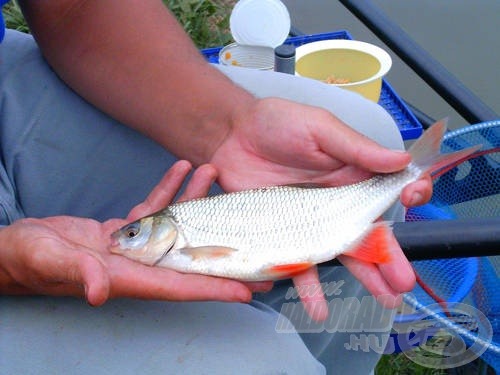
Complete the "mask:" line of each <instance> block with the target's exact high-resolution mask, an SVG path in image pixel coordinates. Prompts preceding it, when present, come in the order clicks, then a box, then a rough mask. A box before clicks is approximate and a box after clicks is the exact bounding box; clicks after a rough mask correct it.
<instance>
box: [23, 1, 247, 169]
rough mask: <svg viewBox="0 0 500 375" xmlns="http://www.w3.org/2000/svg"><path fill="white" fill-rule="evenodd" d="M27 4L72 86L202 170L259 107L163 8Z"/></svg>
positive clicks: (42, 41) (49, 55)
mask: <svg viewBox="0 0 500 375" xmlns="http://www.w3.org/2000/svg"><path fill="white" fill-rule="evenodd" d="M21 4H22V8H23V11H24V13H25V16H26V18H27V20H28V22H29V24H30V27H31V28H32V32H33V34H34V36H35V38H36V39H37V41H38V43H39V45H40V47H41V49H42V52H43V53H44V55H45V57H46V59H47V60H48V62H49V63H50V64H51V66H52V67H53V68H54V70H55V71H56V72H57V74H58V75H59V76H60V77H61V78H62V79H63V80H64V81H66V82H67V83H68V85H69V86H71V87H72V88H73V89H74V90H75V91H77V92H78V93H79V94H80V95H82V96H83V97H84V98H85V99H87V100H88V101H89V102H91V103H93V104H94V105H96V106H97V107H99V108H100V109H102V110H103V111H105V112H107V113H108V114H110V115H111V116H113V117H115V118H117V119H118V120H120V121H122V122H123V123H125V124H127V125H129V126H131V127H133V128H135V129H137V130H139V131H141V132H142V133H144V134H146V135H148V136H149V137H151V138H153V139H155V140H156V141H157V142H159V143H160V144H162V145H163V146H164V147H166V148H168V149H169V150H170V151H172V152H173V153H174V154H176V155H177V156H179V157H181V158H186V159H189V160H191V161H192V162H193V163H195V164H200V163H203V162H206V161H208V160H210V157H211V155H212V154H213V152H214V150H215V149H216V148H217V146H218V145H219V144H220V143H221V142H222V140H223V139H224V138H225V136H226V135H227V133H228V132H229V129H230V127H231V123H232V122H233V121H234V116H236V113H238V112H239V111H240V109H242V108H245V107H246V106H248V105H249V103H251V102H252V101H253V100H254V99H253V97H252V96H251V95H250V94H249V93H247V92H245V91H244V90H242V89H240V88H238V87H236V86H235V85H234V84H233V83H232V82H231V81H230V80H229V79H227V78H226V77H225V76H224V75H223V74H221V73H219V72H218V71H217V70H216V69H214V68H212V67H211V66H210V65H209V64H207V63H206V62H205V60H204V59H203V57H202V56H201V55H200V53H199V52H198V50H197V49H196V48H195V47H194V45H193V43H192V42H191V40H190V39H189V37H188V36H187V35H186V34H185V32H184V30H183V29H182V27H181V26H180V25H179V24H178V23H177V21H176V20H175V18H174V17H173V16H172V15H171V13H170V12H169V11H168V10H167V9H166V7H165V6H164V5H163V4H162V2H161V1H159V0H158V1H157V0H147V1H146V0H108V1H100V0H87V1H83V0H64V1H62V0H47V1H36V0H35V1H30V0H23V1H22V2H21ZM214 93H218V94H214ZM221 93H224V94H221Z"/></svg>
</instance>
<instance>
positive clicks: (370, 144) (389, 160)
mask: <svg viewBox="0 0 500 375" xmlns="http://www.w3.org/2000/svg"><path fill="white" fill-rule="evenodd" d="M335 125H336V126H331V127H328V128H327V131H325V128H324V127H321V128H320V127H316V129H322V130H323V131H322V134H318V135H317V137H316V138H317V141H318V143H319V144H320V147H321V149H322V150H323V151H324V152H326V153H327V154H329V155H331V156H332V157H334V158H338V159H341V160H342V161H343V162H344V163H345V164H347V165H355V166H357V167H360V168H362V169H365V170H369V171H371V172H375V173H390V172H396V171H399V170H402V169H404V168H405V167H406V166H407V165H408V163H409V162H410V160H411V156H410V155H409V154H408V153H406V152H402V151H399V150H390V149H387V148H385V147H382V146H381V145H379V144H378V143H376V142H375V141H373V140H371V139H369V138H368V137H366V136H364V135H362V134H360V133H358V132H357V131H355V130H354V129H352V128H350V127H349V126H347V125H345V124H343V123H340V122H339V120H335Z"/></svg>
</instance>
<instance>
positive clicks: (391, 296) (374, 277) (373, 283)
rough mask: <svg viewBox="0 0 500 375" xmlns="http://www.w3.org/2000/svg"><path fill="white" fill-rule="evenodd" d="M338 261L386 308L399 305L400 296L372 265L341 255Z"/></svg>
mask: <svg viewBox="0 0 500 375" xmlns="http://www.w3.org/2000/svg"><path fill="white" fill-rule="evenodd" d="M338 260H339V261H340V262H341V263H342V264H343V265H344V266H345V267H346V268H347V269H348V270H349V271H350V272H351V273H352V274H353V275H354V277H355V278H356V279H358V280H359V282H360V283H361V284H363V286H364V287H365V288H366V289H367V290H368V291H369V292H370V293H371V294H372V295H373V296H375V297H376V298H377V300H379V302H380V304H381V305H382V306H384V307H386V308H394V307H397V306H399V305H400V304H401V300H402V298H401V295H400V293H399V292H397V291H396V290H394V289H393V288H392V287H391V285H390V284H388V282H387V281H386V279H385V278H384V277H383V275H382V273H381V272H380V270H379V269H378V268H377V266H376V265H374V264H373V263H367V262H363V261H361V260H358V259H354V258H351V257H349V256H344V255H341V256H339V257H338Z"/></svg>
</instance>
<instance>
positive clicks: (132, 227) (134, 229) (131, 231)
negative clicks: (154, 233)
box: [124, 223, 140, 238]
mask: <svg viewBox="0 0 500 375" xmlns="http://www.w3.org/2000/svg"><path fill="white" fill-rule="evenodd" d="M124 232H125V236H127V238H134V237H135V236H137V235H138V234H139V232H140V226H139V225H138V224H137V223H132V224H129V225H127V227H126V228H125V229H124Z"/></svg>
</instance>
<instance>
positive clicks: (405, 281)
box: [378, 236, 415, 293]
mask: <svg viewBox="0 0 500 375" xmlns="http://www.w3.org/2000/svg"><path fill="white" fill-rule="evenodd" d="M388 241H389V252H390V259H391V260H390V261H389V262H387V263H381V264H379V265H378V269H379V270H380V273H381V275H382V277H383V278H384V279H385V280H386V282H387V283H388V284H389V285H390V286H391V288H392V289H393V290H394V291H395V292H397V293H404V292H409V291H410V290H412V289H413V288H414V287H415V272H414V271H413V267H412V265H411V264H410V262H409V261H408V259H407V258H406V256H405V255H404V253H403V251H402V250H401V247H400V246H399V244H398V242H397V240H396V238H395V237H394V236H390V237H389V239H388Z"/></svg>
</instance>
